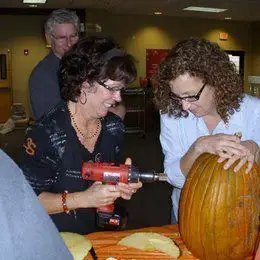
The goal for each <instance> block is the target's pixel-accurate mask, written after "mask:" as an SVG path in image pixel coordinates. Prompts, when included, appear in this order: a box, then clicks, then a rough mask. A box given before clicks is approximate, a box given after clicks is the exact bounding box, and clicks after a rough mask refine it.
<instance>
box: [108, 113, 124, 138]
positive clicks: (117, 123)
mask: <svg viewBox="0 0 260 260" xmlns="http://www.w3.org/2000/svg"><path fill="white" fill-rule="evenodd" d="M103 120H104V124H103V126H104V127H105V128H106V130H108V131H109V132H110V133H111V134H112V135H115V134H118V133H120V132H121V133H122V132H124V123H123V121H122V119H121V118H120V117H119V116H117V115H116V114H114V113H111V112H108V114H107V116H105V117H104V118H103Z"/></svg>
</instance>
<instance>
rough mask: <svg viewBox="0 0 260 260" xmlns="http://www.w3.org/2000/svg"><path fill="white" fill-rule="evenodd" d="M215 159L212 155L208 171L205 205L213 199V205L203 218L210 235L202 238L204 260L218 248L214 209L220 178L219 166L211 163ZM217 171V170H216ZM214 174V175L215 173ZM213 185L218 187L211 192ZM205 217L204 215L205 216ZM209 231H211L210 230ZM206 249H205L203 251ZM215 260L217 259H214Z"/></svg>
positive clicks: (218, 193) (218, 192)
mask: <svg viewBox="0 0 260 260" xmlns="http://www.w3.org/2000/svg"><path fill="white" fill-rule="evenodd" d="M215 157H217V156H216V155H212V157H211V168H210V169H209V170H210V176H211V178H210V182H209V186H208V189H209V190H211V191H212V192H211V193H209V192H208V193H207V194H206V198H205V199H206V203H207V204H209V203H210V204H212V200H213V198H214V200H213V201H215V204H213V205H212V208H211V209H209V212H208V215H207V218H204V223H203V225H204V226H208V228H207V229H206V230H207V231H208V232H209V234H210V235H208V234H207V236H206V237H205V238H204V241H203V242H204V243H203V255H204V258H205V259H211V258H210V257H211V255H212V252H214V251H215V252H218V248H217V245H216V243H215V242H216V237H217V235H216V229H215V226H216V221H217V217H216V216H217V213H216V209H217V205H218V198H219V197H220V196H219V195H220V188H219V184H220V181H219V180H220V179H221V178H222V175H221V174H218V172H219V171H218V167H219V166H220V165H219V164H218V163H217V162H216V161H214V163H213V162H212V160H213V158H215ZM216 169H217V170H216ZM215 172H216V173H215ZM213 183H218V186H216V187H215V188H214V190H212V186H213ZM205 215H206V214H205ZM209 220H211V222H210V223H209V222H208V221H209ZM210 229H211V230H210ZM201 235H202V237H204V235H203V234H201ZM208 245H210V246H208ZM205 248H206V249H205ZM215 259H218V257H217V258H215Z"/></svg>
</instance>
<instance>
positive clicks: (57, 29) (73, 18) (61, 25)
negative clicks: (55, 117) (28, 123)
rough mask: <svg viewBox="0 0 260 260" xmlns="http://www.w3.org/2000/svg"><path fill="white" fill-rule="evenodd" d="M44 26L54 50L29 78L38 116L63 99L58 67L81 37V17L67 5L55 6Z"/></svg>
mask: <svg viewBox="0 0 260 260" xmlns="http://www.w3.org/2000/svg"><path fill="white" fill-rule="evenodd" d="M44 30H45V37H46V40H47V42H48V44H49V45H50V46H51V51H50V53H49V54H48V55H47V56H46V57H45V58H44V59H43V60H42V61H40V62H39V63H38V64H37V66H36V67H35V68H34V69H33V71H32V73H31V76H30V79H29V94H30V100H31V106H32V112H33V116H34V118H35V119H38V118H40V117H41V116H42V115H44V114H46V113H47V112H49V111H50V110H51V109H52V108H53V107H54V106H55V105H56V104H57V103H58V102H59V101H60V99H61V97H60V88H59V83H58V77H57V71H58V68H59V64H60V59H61V58H62V56H63V55H64V53H65V52H67V51H68V50H69V49H70V48H71V46H73V45H74V44H75V43H76V42H77V41H78V38H79V33H80V22H79V17H78V16H77V15H76V13H75V12H73V11H70V10H67V9H58V10H54V11H53V12H52V13H51V14H50V16H49V18H48V19H47V21H46V23H45V25H44Z"/></svg>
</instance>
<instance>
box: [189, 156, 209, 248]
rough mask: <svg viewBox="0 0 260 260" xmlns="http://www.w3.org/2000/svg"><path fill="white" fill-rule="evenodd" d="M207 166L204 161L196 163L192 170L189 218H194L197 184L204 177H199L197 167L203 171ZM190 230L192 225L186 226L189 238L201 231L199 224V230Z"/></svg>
mask: <svg viewBox="0 0 260 260" xmlns="http://www.w3.org/2000/svg"><path fill="white" fill-rule="evenodd" d="M201 157H205V158H208V157H210V154H208V153H207V154H202V155H201ZM206 166H207V165H206V164H205V163H203V162H202V163H199V164H198V165H195V167H192V168H191V172H190V173H191V176H190V178H191V179H190V183H189V187H192V188H189V195H188V196H189V197H190V198H191V199H190V200H189V202H190V203H189V204H188V205H185V209H187V210H188V212H187V214H186V218H188V217H189V218H193V219H194V214H193V211H194V206H195V207H196V205H194V203H193V202H194V197H195V193H196V189H197V185H198V183H199V181H200V179H201V178H202V176H201V175H200V176H198V177H197V175H199V174H198V172H199V171H198V170H197V169H200V171H201V169H204V168H205V167H206ZM190 173H189V175H190ZM188 178H189V177H188ZM193 226H194V224H193ZM190 231H191V229H190V227H185V233H186V237H187V238H190V237H193V236H194V235H195V234H194V233H197V232H199V226H197V230H196V231H195V232H190ZM190 246H192V245H190Z"/></svg>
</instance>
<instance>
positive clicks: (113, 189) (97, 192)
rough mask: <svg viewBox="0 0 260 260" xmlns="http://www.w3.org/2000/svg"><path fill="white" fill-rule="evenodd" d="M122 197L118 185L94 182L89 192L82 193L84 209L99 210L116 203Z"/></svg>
mask: <svg viewBox="0 0 260 260" xmlns="http://www.w3.org/2000/svg"><path fill="white" fill-rule="evenodd" d="M120 196H121V192H120V190H119V189H118V187H117V186H116V185H109V184H102V182H99V181H96V182H94V183H93V184H92V185H91V186H90V187H89V188H88V189H87V190H85V191H83V192H81V198H80V200H81V202H82V203H83V207H84V208H92V207H94V208H98V207H103V206H106V205H109V204H112V203H114V201H115V200H116V199H117V198H119V197H120Z"/></svg>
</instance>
